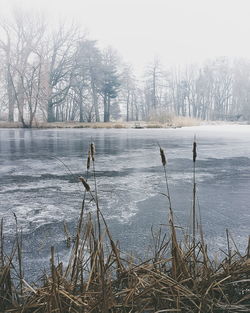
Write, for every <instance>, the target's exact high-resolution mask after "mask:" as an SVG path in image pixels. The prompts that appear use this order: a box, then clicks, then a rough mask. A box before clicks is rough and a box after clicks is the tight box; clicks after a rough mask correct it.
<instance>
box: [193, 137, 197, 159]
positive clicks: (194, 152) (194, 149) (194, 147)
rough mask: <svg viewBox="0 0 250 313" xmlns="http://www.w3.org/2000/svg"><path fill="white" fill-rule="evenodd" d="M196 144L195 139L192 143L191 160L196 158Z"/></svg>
mask: <svg viewBox="0 0 250 313" xmlns="http://www.w3.org/2000/svg"><path fill="white" fill-rule="evenodd" d="M196 146H197V144H196V141H194V143H193V162H195V161H196V158H197V151H196Z"/></svg>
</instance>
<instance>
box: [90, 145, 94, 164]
mask: <svg viewBox="0 0 250 313" xmlns="http://www.w3.org/2000/svg"><path fill="white" fill-rule="evenodd" d="M90 154H91V159H92V161H93V162H94V161H95V144H94V143H93V142H92V143H91V144H90Z"/></svg>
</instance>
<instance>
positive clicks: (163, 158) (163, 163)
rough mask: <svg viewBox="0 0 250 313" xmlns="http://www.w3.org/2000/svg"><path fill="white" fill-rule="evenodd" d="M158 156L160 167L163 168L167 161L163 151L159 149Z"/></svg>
mask: <svg viewBox="0 0 250 313" xmlns="http://www.w3.org/2000/svg"><path fill="white" fill-rule="evenodd" d="M160 155H161V162H162V165H163V166H166V164H167V160H166V157H165V153H164V151H163V149H162V148H160Z"/></svg>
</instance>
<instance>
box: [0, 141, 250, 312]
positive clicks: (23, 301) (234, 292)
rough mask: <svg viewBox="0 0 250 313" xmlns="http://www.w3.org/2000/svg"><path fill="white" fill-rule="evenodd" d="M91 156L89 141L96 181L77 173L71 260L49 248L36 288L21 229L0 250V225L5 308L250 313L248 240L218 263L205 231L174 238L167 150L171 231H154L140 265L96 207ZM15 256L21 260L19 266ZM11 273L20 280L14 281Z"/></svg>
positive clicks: (0, 296)
mask: <svg viewBox="0 0 250 313" xmlns="http://www.w3.org/2000/svg"><path fill="white" fill-rule="evenodd" d="M94 154H95V149H94V147H93V146H90V150H89V154H88V162H87V164H88V166H87V173H86V177H89V176H90V174H91V172H92V174H93V183H92V184H91V183H89V181H87V179H86V178H83V177H81V178H80V181H81V182H82V184H83V188H84V198H83V202H82V208H81V212H80V217H79V221H78V227H77V231H76V236H75V242H74V245H73V247H72V251H71V256H70V259H69V262H68V264H67V265H66V266H65V264H62V263H56V260H55V251H54V248H53V247H51V258H50V267H51V271H50V273H49V274H48V275H45V277H44V283H43V285H42V286H41V287H36V288H35V287H33V286H31V285H29V284H28V283H27V282H26V281H25V279H24V278H23V277H22V261H21V243H20V242H21V240H20V234H19V232H18V229H17V231H16V244H15V246H14V248H13V252H12V254H11V255H10V256H7V255H6V254H5V253H4V245H3V240H4V239H3V224H2V227H1V253H0V256H1V259H0V261H1V271H0V308H1V310H2V312H20V313H21V312H22V313H35V312H36V313H47V312H48V313H52V312H53V313H54V312H61V313H64V312H65V313H67V312H75V313H76V312H93V313H97V312H98V313H99V312H104V313H108V312H109V313H116V312H117V313H118V312H119V313H125V312H126V313H129V312H131V313H132V312H136V313H137V312H138V313H139V312H141V313H150V312H155V313H156V312H157V313H160V312H162V313H163V312H190V313H191V312H192V313H193V312H197V313H216V312H218V313H224V312H249V311H250V277H249V276H250V241H249V245H248V248H247V250H246V254H244V255H241V254H240V253H239V252H238V251H236V252H233V251H232V250H231V247H230V245H229V242H228V252H227V253H225V259H224V260H221V262H220V263H219V264H216V263H215V262H214V261H213V260H211V259H210V257H209V255H208V253H207V246H206V244H205V243H204V239H203V236H201V240H198V236H197V237H196V238H197V240H193V238H189V239H188V240H185V241H184V242H182V243H180V242H178V241H177V235H176V231H177V230H176V227H175V226H174V225H175V224H174V218H173V210H172V207H171V199H170V194H169V189H168V183H167V174H166V173H167V172H166V165H167V162H166V157H165V154H164V151H163V150H162V149H161V150H160V156H161V160H162V165H163V168H164V173H165V179H166V187H167V193H166V197H167V199H168V200H169V206H168V208H167V209H168V211H169V227H170V234H169V238H167V236H166V234H163V236H162V235H161V233H160V232H159V234H158V235H155V236H154V242H155V246H154V249H153V250H154V254H153V256H152V258H151V259H149V260H145V261H143V262H141V261H140V262H139V261H136V260H135V259H133V258H132V257H127V258H126V257H124V254H122V253H121V251H120V249H119V247H118V245H117V243H115V241H114V240H113V238H112V236H111V234H110V231H109V228H108V226H107V223H106V221H105V219H104V217H103V214H102V211H101V209H100V207H99V202H98V194H97V189H96V179H95V155H94ZM193 161H194V163H195V162H196V156H195V159H194V160H193ZM90 163H91V164H90ZM90 165H91V166H90ZM90 168H92V170H91V172H90ZM194 183H195V181H194ZM92 185H93V186H92ZM86 200H88V201H89V200H92V201H93V202H94V203H95V205H96V212H95V214H94V215H91V214H89V213H86V211H85V201H86ZM201 235H202V234H201ZM14 257H17V259H18V260H19V262H17V264H18V265H17V266H15V265H14V262H13V258H14ZM14 276H16V277H17V278H18V281H19V283H15V284H14V280H13V278H14Z"/></svg>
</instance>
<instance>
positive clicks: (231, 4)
mask: <svg viewBox="0 0 250 313" xmlns="http://www.w3.org/2000/svg"><path fill="white" fill-rule="evenodd" d="M0 4H1V6H0V10H1V14H3V12H7V11H8V10H9V8H10V7H11V6H14V5H18V6H19V7H24V8H30V9H33V10H34V9H35V10H40V11H41V10H42V11H44V12H45V15H48V16H49V17H50V18H52V17H53V19H54V18H55V17H57V18H64V17H67V18H68V19H72V18H73V19H74V20H77V21H79V22H80V23H81V25H82V26H83V27H84V28H85V29H87V30H88V33H89V37H90V38H91V39H97V40H98V41H100V43H101V45H112V46H113V47H115V48H116V49H117V50H118V51H119V53H120V54H121V55H122V57H123V59H124V61H127V62H129V63H131V64H132V65H133V66H134V68H135V69H136V70H138V71H140V70H142V68H143V67H144V65H145V64H147V63H149V62H150V61H152V60H153V58H154V56H158V57H159V58H160V59H161V60H162V63H164V64H165V65H167V66H169V65H177V64H185V63H193V62H200V61H203V60H205V59H207V58H212V57H215V56H242V57H250V18H249V16H250V1H249V0H232V1H231V0H0Z"/></svg>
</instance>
